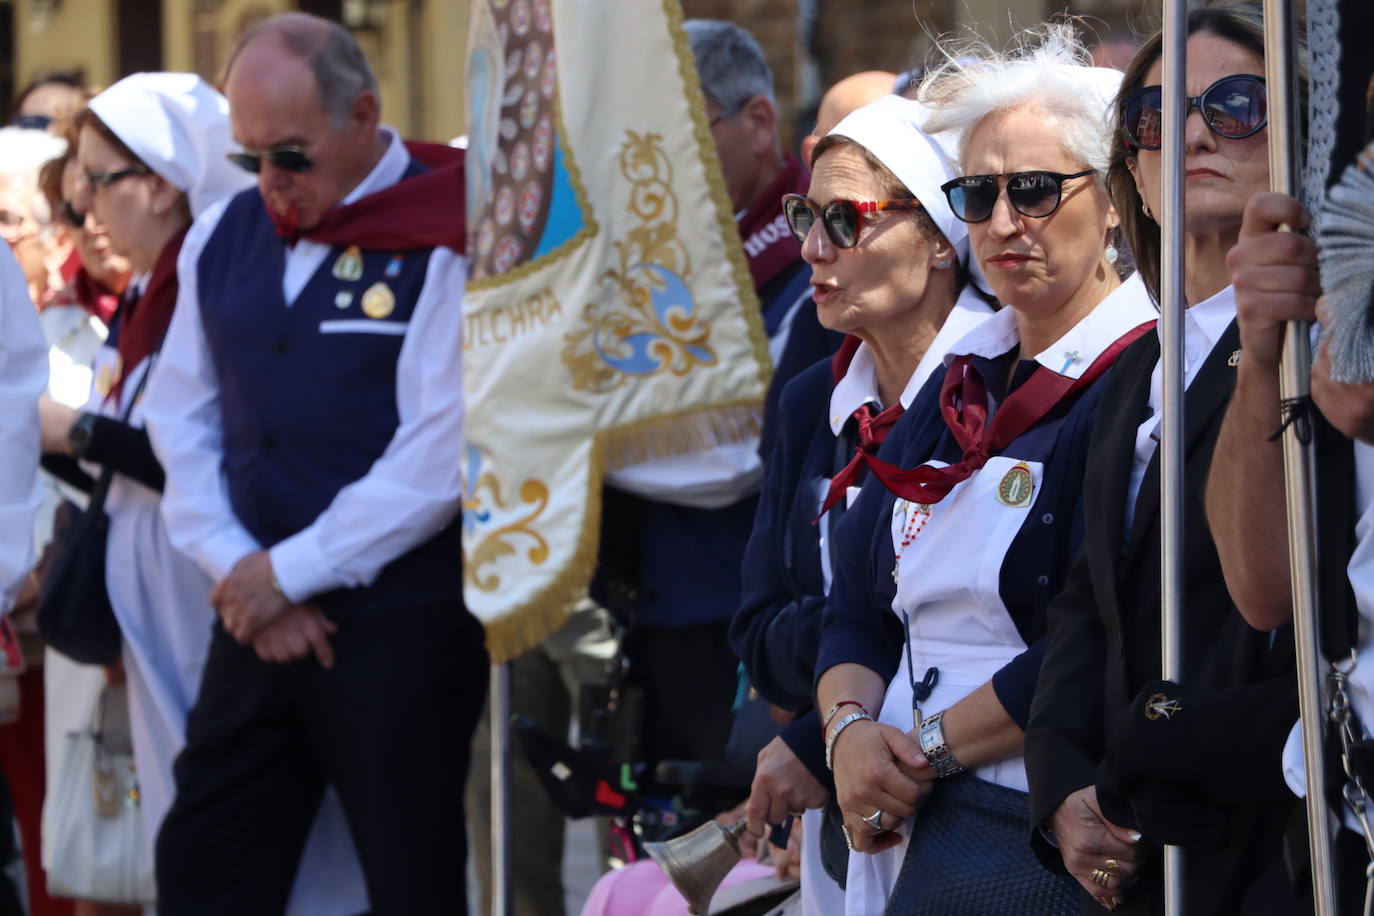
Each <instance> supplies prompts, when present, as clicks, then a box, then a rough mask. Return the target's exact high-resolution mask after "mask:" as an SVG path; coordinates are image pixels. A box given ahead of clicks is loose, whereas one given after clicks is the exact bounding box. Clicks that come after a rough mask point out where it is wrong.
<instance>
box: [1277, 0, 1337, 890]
mask: <svg viewBox="0 0 1374 916" xmlns="http://www.w3.org/2000/svg"><path fill="white" fill-rule="evenodd" d="M1295 35H1296V14H1295V11H1294V9H1293V3H1292V2H1291V0H1264V49H1265V55H1264V61H1265V62H1264V66H1265V82H1266V84H1267V87H1268V96H1269V186H1270V187H1271V188H1272V189H1273V190H1275V191H1278V192H1280V193H1282V194H1287V195H1289V196H1290V197H1296V196H1297V195H1298V188H1299V186H1300V183H1301V182H1300V176H1299V174H1298V170H1299V165H1300V163H1301V162H1302V158H1301V152H1300V151H1299V149H1298V146H1297V138H1298V131H1297V130H1295V129H1294V127H1293V125H1294V124H1295V123H1296V121H1297V118H1299V117H1301V116H1302V112H1301V111H1300V110H1299V109H1298V104H1297V102H1298V99H1299V97H1300V96H1299V94H1298V82H1297V81H1298V69H1297V66H1296V62H1295V54H1296V47H1295V42H1294V36H1295ZM1309 334H1310V325H1309V323H1308V322H1305V321H1293V322H1289V324H1288V327H1287V330H1286V332H1285V334H1284V340H1283V354H1282V359H1281V361H1280V364H1279V394H1280V397H1282V398H1283V399H1284V401H1285V402H1287V403H1294V402H1293V399H1295V398H1305V397H1307V396H1308V395H1309V394H1310V393H1311V371H1312V368H1311V366H1312V352H1311V345H1310V337H1309ZM1301 426H1302V424H1301V423H1300V422H1298V423H1291V424H1289V425H1288V428H1287V429H1286V430H1285V431H1284V434H1283V472H1284V473H1283V476H1284V495H1285V503H1286V506H1287V509H1288V556H1289V564H1288V566H1289V570H1290V575H1291V579H1292V588H1293V635H1294V642H1295V651H1296V653H1297V663H1298V712H1299V715H1301V717H1302V741H1303V756H1304V759H1305V760H1306V764H1307V765H1306V767H1305V768H1304V769H1305V770H1306V772H1307V846H1308V854H1309V855H1310V856H1311V864H1312V897H1313V903H1314V906H1315V909H1316V913H1317V916H1335V914H1336V879H1335V870H1334V865H1333V862H1332V859H1331V837H1332V833H1331V812H1330V809H1329V808H1328V806H1327V804H1326V768H1325V767H1324V766H1323V761H1324V749H1325V743H1324V741H1323V737H1324V734H1325V731H1326V729H1325V725H1326V715H1325V710H1326V708H1327V705H1326V696H1325V693H1326V691H1325V689H1324V682H1325V678H1324V677H1323V674H1324V672H1325V671H1326V664H1325V662H1324V660H1323V659H1322V655H1321V646H1320V644H1319V642H1318V639H1317V614H1318V612H1319V608H1318V603H1317V584H1316V576H1315V570H1316V565H1317V546H1316V539H1315V537H1314V532H1315V531H1316V527H1315V524H1314V523H1315V520H1316V512H1315V508H1314V505H1313V488H1314V486H1315V480H1316V478H1315V476H1314V474H1313V465H1312V461H1313V455H1312V446H1311V444H1310V441H1309V442H1306V443H1304V442H1303V441H1302V440H1301V438H1300V434H1301V429H1300V427H1301ZM1309 440H1310V437H1309Z"/></svg>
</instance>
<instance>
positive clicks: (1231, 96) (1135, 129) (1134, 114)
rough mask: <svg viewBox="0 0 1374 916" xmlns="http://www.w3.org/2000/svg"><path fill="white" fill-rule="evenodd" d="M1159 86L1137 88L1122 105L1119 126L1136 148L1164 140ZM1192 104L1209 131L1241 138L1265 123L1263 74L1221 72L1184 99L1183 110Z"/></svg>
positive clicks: (1156, 146) (1266, 102)
mask: <svg viewBox="0 0 1374 916" xmlns="http://www.w3.org/2000/svg"><path fill="white" fill-rule="evenodd" d="M1162 99H1163V90H1162V89H1161V88H1160V87H1159V86H1146V87H1145V88H1143V89H1137V90H1136V91H1135V92H1132V93H1131V94H1130V95H1129V96H1127V97H1126V102H1125V104H1124V105H1123V106H1122V116H1121V122H1122V123H1121V129H1122V131H1123V132H1124V133H1125V134H1126V141H1127V142H1128V143H1130V144H1131V145H1132V146H1135V147H1137V148H1139V149H1159V147H1160V144H1162V143H1163V142H1164V103H1163V101H1162ZM1194 108H1196V109H1197V110H1198V111H1199V112H1201V113H1202V120H1203V121H1205V122H1207V126H1208V127H1209V128H1211V130H1212V133H1214V134H1216V135H1217V136H1218V137H1226V138H1227V139H1228V140H1243V139H1245V138H1246V137H1249V136H1253V135H1254V134H1257V133H1259V132H1260V131H1261V130H1263V129H1264V125H1266V124H1268V123H1269V95H1268V93H1267V91H1266V89H1265V86H1264V77H1262V76H1255V75H1254V74H1250V73H1242V74H1239V75H1237V76H1224V77H1222V78H1221V79H1219V80H1217V81H1216V82H1215V83H1213V84H1212V85H1210V86H1208V87H1207V88H1206V89H1204V90H1203V91H1202V94H1201V95H1195V96H1192V97H1190V98H1189V99H1188V103H1187V107H1186V108H1185V109H1184V111H1185V112H1191V111H1192V110H1193V109H1194Z"/></svg>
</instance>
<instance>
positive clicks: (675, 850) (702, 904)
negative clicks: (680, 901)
mask: <svg viewBox="0 0 1374 916" xmlns="http://www.w3.org/2000/svg"><path fill="white" fill-rule="evenodd" d="M744 823H745V822H744V818H740V819H739V820H737V821H735V822H734V823H733V824H731V825H730V826H729V827H722V826H721V825H720V824H718V823H716V822H715V821H707V822H706V823H704V824H702V825H701V826H700V827H698V828H697V829H695V830H693V831H692V832H691V833H687V834H683V835H682V836H680V837H678V838H677V839H675V840H668V841H667V842H666V843H645V844H644V851H645V852H647V853H648V854H649V858H651V859H653V860H654V861H655V862H657V863H658V867H659V868H661V869H663V873H664V874H665V875H667V876H668V880H669V881H671V882H673V887H675V888H677V889H678V893H680V894H682V896H683V897H685V898H687V912H689V913H694V914H697V916H705V914H706V913H708V912H709V911H710V909H711V898H712V897H714V896H715V895H716V888H718V887H720V882H722V881H724V880H725V876H726V875H727V874H728V873H729V872H730V869H732V868H734V867H735V865H736V863H738V862H739V860H740V849H739V837H740V834H742V833H744Z"/></svg>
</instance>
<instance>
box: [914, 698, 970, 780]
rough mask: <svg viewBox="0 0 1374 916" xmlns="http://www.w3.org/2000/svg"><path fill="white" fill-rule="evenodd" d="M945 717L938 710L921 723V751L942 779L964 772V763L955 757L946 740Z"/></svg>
mask: <svg viewBox="0 0 1374 916" xmlns="http://www.w3.org/2000/svg"><path fill="white" fill-rule="evenodd" d="M944 717H945V714H944V712H943V711H942V712H937V713H936V714H935V715H933V716H931V717H930V718H928V719H926V720H925V721H924V722H922V723H921V753H922V754H925V756H926V760H927V762H929V763H930V765H931V767H932V768H933V769H934V770H935V775H936V776H938V777H940V778H941V779H944V778H945V777H946V776H958V775H959V774H960V773H962V772H964V765H963V764H962V763H960V762H959V761H958V760H956V759H955V757H954V754H953V752H952V751H950V749H949V745H948V744H947V743H946V742H945V728H944V723H943V720H944Z"/></svg>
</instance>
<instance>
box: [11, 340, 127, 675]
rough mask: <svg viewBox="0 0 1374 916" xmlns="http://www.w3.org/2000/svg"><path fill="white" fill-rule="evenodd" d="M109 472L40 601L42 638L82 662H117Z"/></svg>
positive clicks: (75, 523)
mask: <svg viewBox="0 0 1374 916" xmlns="http://www.w3.org/2000/svg"><path fill="white" fill-rule="evenodd" d="M151 373H152V366H151V365H150V366H149V367H148V369H147V371H145V372H144V373H143V377H142V378H141V379H139V382H138V388H137V389H136V390H135V391H134V395H133V397H131V398H130V399H129V404H128V406H127V407H126V408H125V409H124V415H123V416H121V417H120V420H121V421H122V422H126V423H127V422H128V420H129V414H130V413H131V412H132V411H133V408H134V405H135V404H136V403H138V398H139V395H141V394H142V393H143V384H144V383H145V382H147V381H148V376H149V375H150V374H151ZM113 477H114V470H113V469H112V468H110V467H106V468H105V469H104V470H103V471H102V472H101V474H100V478H99V480H97V481H96V484H95V487H94V488H93V489H92V490H91V497H90V501H89V502H88V503H87V505H86V510H85V511H84V512H82V513H81V515H80V517H78V518H77V519H76V520H75V521H73V522H72V526H71V529H70V530H69V532H68V537H67V542H66V544H65V545H64V546H63V548H62V552H61V554H59V555H58V557H57V561H56V562H55V563H54V564H53V567H52V569H51V571H50V572H49V574H48V577H47V580H46V581H45V582H44V583H43V592H42V595H41V597H40V599H39V602H38V633H39V635H41V636H42V637H43V641H44V642H46V643H47V644H48V645H49V646H51V647H52V648H53V649H56V650H57V651H58V652H61V653H62V654H63V655H65V656H67V657H68V658H70V659H71V660H72V661H74V662H80V663H81V664H83V665H113V664H115V663H116V662H118V661H119V657H120V649H121V648H122V646H123V637H122V636H121V634H120V631H119V621H118V620H116V619H115V613H114V608H113V607H112V606H111V605H110V592H109V590H108V588H107V587H106V585H105V547H106V541H107V540H108V538H109V531H110V517H109V516H108V515H106V514H105V495H106V494H107V493H108V492H109V490H110V480H111V478H113Z"/></svg>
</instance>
